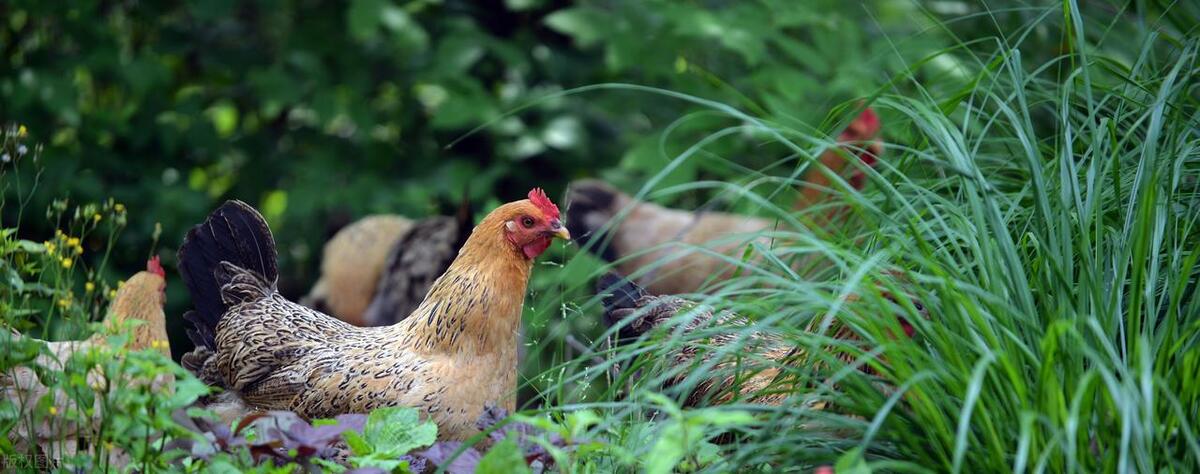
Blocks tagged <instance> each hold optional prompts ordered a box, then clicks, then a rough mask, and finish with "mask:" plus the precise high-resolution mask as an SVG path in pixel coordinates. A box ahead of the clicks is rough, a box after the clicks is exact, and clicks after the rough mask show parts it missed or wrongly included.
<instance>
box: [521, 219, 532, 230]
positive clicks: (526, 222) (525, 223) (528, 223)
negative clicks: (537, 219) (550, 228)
mask: <svg viewBox="0 0 1200 474" xmlns="http://www.w3.org/2000/svg"><path fill="white" fill-rule="evenodd" d="M521 225H523V226H525V228H526V229H528V228H530V227H533V218H532V217H529V216H525V217H524V218H523V219H521Z"/></svg>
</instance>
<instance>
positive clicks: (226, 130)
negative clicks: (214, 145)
mask: <svg viewBox="0 0 1200 474" xmlns="http://www.w3.org/2000/svg"><path fill="white" fill-rule="evenodd" d="M205 114H206V115H208V119H209V120H210V121H212V124H213V129H214V130H216V131H217V135H218V136H220V137H221V138H228V137H229V136H230V135H233V132H235V131H237V124H238V111H237V107H235V106H234V105H233V102H230V101H227V100H223V101H220V102H217V103H216V104H213V105H212V107H209V108H208V110H207V111H205Z"/></svg>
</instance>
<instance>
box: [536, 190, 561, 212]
mask: <svg viewBox="0 0 1200 474" xmlns="http://www.w3.org/2000/svg"><path fill="white" fill-rule="evenodd" d="M529 202H532V203H533V205H534V206H535V207H537V208H538V210H540V211H542V214H545V215H546V217H549V218H551V219H558V206H555V205H554V202H553V201H551V200H550V198H549V197H546V192H545V191H542V188H533V189H532V190H530V191H529Z"/></svg>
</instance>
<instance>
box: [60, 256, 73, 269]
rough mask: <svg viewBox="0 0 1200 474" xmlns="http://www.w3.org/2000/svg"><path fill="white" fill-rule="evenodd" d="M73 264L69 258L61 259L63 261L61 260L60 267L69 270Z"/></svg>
mask: <svg viewBox="0 0 1200 474" xmlns="http://www.w3.org/2000/svg"><path fill="white" fill-rule="evenodd" d="M74 263H75V262H72V261H71V259H69V258H66V257H63V259H62V267H63V268H71V265H73V264H74Z"/></svg>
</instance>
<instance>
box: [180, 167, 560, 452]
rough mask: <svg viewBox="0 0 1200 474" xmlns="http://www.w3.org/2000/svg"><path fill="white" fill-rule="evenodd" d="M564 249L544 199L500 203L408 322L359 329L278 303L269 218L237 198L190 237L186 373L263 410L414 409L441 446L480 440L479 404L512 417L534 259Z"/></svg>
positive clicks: (185, 272) (307, 413) (316, 413)
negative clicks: (557, 244) (190, 344)
mask: <svg viewBox="0 0 1200 474" xmlns="http://www.w3.org/2000/svg"><path fill="white" fill-rule="evenodd" d="M554 237H559V238H564V239H569V238H570V234H568V233H567V230H566V229H565V228H564V227H563V226H562V223H561V222H560V221H559V215H558V209H557V207H555V206H554V204H553V203H552V202H550V200H549V199H548V198H547V197H546V195H545V193H543V192H541V191H540V190H534V191H531V192H530V194H529V199H525V200H520V201H516V202H512V203H508V204H505V205H502V206H500V207H498V208H497V209H496V210H494V211H492V212H491V213H490V214H488V216H487V217H485V218H484V219H483V221H481V222H480V223H479V225H478V226H476V227H475V229H474V231H472V233H471V236H470V237H469V238H468V239H467V241H466V243H465V244H463V247H462V250H461V251H460V252H459V253H458V257H457V258H456V259H455V260H454V262H453V263H452V264H451V265H450V268H449V269H447V270H446V273H445V274H444V275H442V276H441V277H440V278H438V279H437V281H436V282H435V283H434V284H433V287H432V288H431V289H430V290H429V294H428V295H427V296H426V297H425V299H424V301H423V302H422V303H421V304H420V306H418V307H417V309H416V310H415V311H413V313H412V314H411V315H410V316H409V317H407V318H405V319H404V320H403V321H401V322H400V323H397V324H394V325H391V326H383V327H367V328H360V327H355V326H351V325H349V324H346V323H344V322H342V321H339V320H337V319H335V318H333V317H331V316H328V315H325V314H322V313H319V312H317V311H313V310H312V309H309V308H306V307H304V306H300V305H298V304H295V303H293V302H290V301H288V300H286V299H284V298H283V297H282V296H281V295H279V293H278V292H277V291H276V289H275V281H276V279H277V278H278V269H277V266H276V261H275V244H274V240H273V238H272V236H271V232H270V230H269V229H268V228H267V225H266V222H265V221H264V220H263V219H262V216H261V215H259V214H258V212H257V211H255V210H254V209H253V208H251V207H250V206H248V205H246V204H244V203H242V202H238V201H231V202H228V203H226V204H225V205H223V206H221V207H220V208H218V209H217V210H216V211H214V212H213V213H212V214H211V215H210V216H209V217H208V219H207V220H205V222H204V223H203V224H200V225H198V226H196V227H195V228H194V229H192V231H191V232H189V233H188V235H187V237H186V238H185V240H184V243H183V245H182V247H180V250H179V261H180V273H181V274H182V276H183V279H184V282H185V283H186V284H187V286H188V290H189V292H190V293H191V295H192V300H193V304H194V305H195V306H196V310H195V311H192V312H190V313H189V314H188V315H185V318H186V319H187V320H189V321H191V322H192V324H193V329H192V330H190V332H189V335H190V336H191V337H192V338H193V341H195V342H196V343H197V349H196V351H194V352H192V353H190V354H188V355H187V356H185V358H184V365H185V366H186V367H187V368H189V369H191V370H192V371H193V372H195V373H197V375H199V376H200V378H201V379H202V380H205V381H206V382H209V383H210V384H214V385H218V386H220V387H223V388H225V389H227V390H229V391H231V392H233V393H235V394H237V395H238V396H239V397H241V399H242V400H243V401H244V402H245V403H246V404H247V405H248V406H250V407H252V408H256V409H274V410H292V411H295V412H296V413H298V414H299V415H301V416H303V417H305V418H309V419H311V418H327V417H333V416H336V415H339V414H343V413H363V412H367V411H370V410H372V409H375V408H378V407H383V406H411V407H416V408H418V409H419V410H420V411H421V412H422V413H423V414H424V415H425V416H426V417H427V418H429V419H431V420H433V421H434V422H436V423H437V425H438V435H439V437H441V438H442V439H452V440H456V439H464V438H466V437H469V436H471V435H473V434H475V433H476V432H477V429H476V428H475V424H474V422H475V420H476V419H477V418H478V416H479V413H480V411H481V410H482V409H483V407H484V405H485V404H488V403H493V404H497V405H499V406H502V407H507V408H509V409H511V408H514V405H515V394H516V375H517V349H518V347H517V346H518V340H517V331H518V329H519V327H520V322H521V308H522V305H523V302H524V298H525V287H526V284H527V283H528V279H529V273H530V271H531V270H532V267H533V261H534V259H535V258H537V256H538V255H540V254H541V253H542V252H544V251H545V250H546V249H547V248H548V247H549V246H550V242H551V239H552V238H554Z"/></svg>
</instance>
